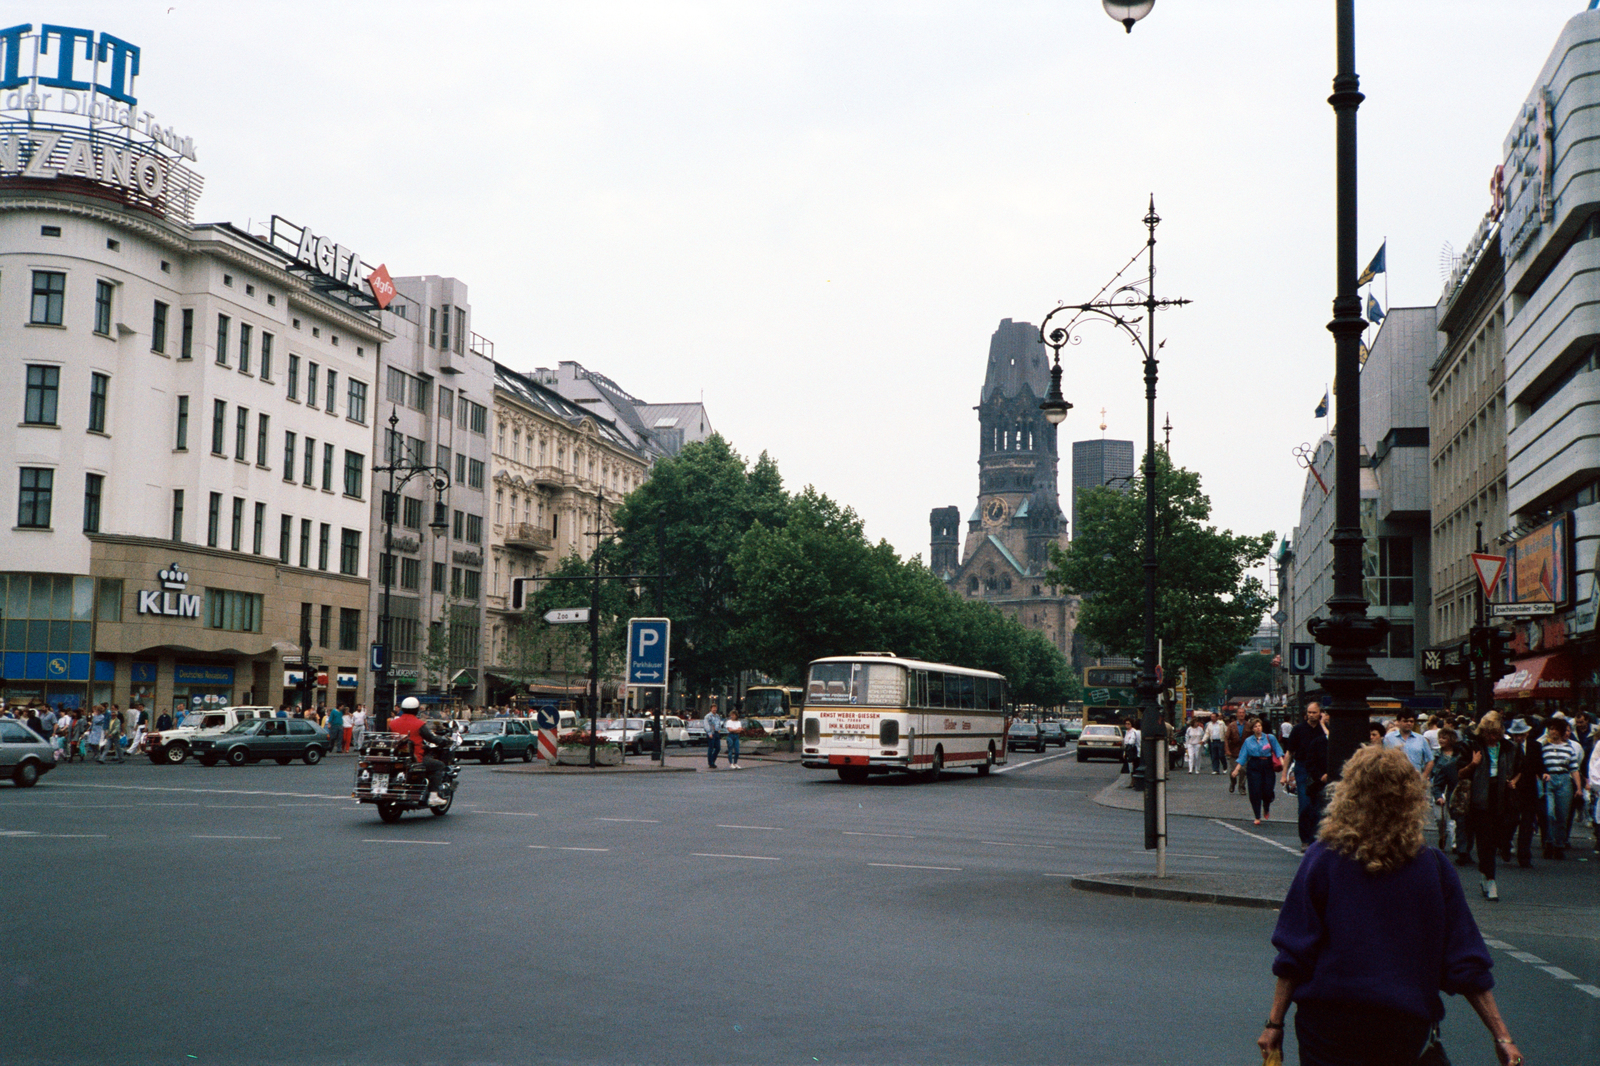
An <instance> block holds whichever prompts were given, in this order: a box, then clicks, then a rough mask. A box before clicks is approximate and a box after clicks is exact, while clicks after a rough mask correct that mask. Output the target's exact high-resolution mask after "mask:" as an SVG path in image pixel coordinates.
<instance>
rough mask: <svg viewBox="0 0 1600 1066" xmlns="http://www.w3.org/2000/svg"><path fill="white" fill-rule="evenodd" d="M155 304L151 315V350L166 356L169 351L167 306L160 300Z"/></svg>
mask: <svg viewBox="0 0 1600 1066" xmlns="http://www.w3.org/2000/svg"><path fill="white" fill-rule="evenodd" d="M155 304H156V305H155V310H154V311H153V312H152V313H151V315H150V350H151V351H152V352H160V353H162V354H163V355H165V354H166V351H167V305H166V304H164V303H162V302H161V301H160V300H157V301H156V302H155Z"/></svg>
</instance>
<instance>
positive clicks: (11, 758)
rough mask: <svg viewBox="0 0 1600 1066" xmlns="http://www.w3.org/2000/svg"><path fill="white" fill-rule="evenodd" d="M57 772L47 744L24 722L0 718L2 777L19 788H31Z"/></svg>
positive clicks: (52, 755) (0, 772)
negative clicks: (40, 779) (52, 771)
mask: <svg viewBox="0 0 1600 1066" xmlns="http://www.w3.org/2000/svg"><path fill="white" fill-rule="evenodd" d="M55 768H56V757H55V753H54V752H53V751H51V750H50V742H49V741H48V740H46V739H45V738H44V737H41V736H40V735H39V734H38V733H35V732H34V731H33V730H31V729H29V728H28V727H27V726H25V725H23V724H22V723H21V722H14V721H12V720H11V719H9V718H0V777H9V778H11V780H12V781H14V782H16V785H17V787H18V788H32V787H33V786H34V784H35V783H36V782H37V781H38V780H39V778H40V776H41V775H43V774H47V773H49V772H50V771H51V770H54V769H55Z"/></svg>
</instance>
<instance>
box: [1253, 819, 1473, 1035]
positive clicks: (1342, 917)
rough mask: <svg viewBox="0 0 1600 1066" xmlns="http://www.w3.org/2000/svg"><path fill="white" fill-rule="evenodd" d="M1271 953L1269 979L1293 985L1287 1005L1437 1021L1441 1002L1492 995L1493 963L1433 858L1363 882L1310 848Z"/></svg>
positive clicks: (1335, 858) (1350, 864) (1351, 867)
mask: <svg viewBox="0 0 1600 1066" xmlns="http://www.w3.org/2000/svg"><path fill="white" fill-rule="evenodd" d="M1272 944H1273V946H1274V947H1276V948H1277V949H1278V957H1277V958H1276V959H1275V960H1274V961H1273V963H1272V972H1273V973H1274V974H1276V975H1277V976H1279V977H1287V978H1288V979H1289V980H1290V981H1293V982H1294V984H1295V990H1294V1000H1295V1002H1301V1001H1314V1002H1319V1003H1353V1004H1363V1005H1370V1006H1376V1007H1385V1008H1388V1009H1390V1010H1396V1011H1402V1012H1404V1013H1406V1014H1410V1015H1413V1016H1415V1017H1419V1018H1427V1019H1428V1020H1430V1021H1438V1020H1439V1019H1440V1018H1443V1017H1444V1003H1443V1002H1442V1001H1441V1000H1440V999H1439V993H1440V992H1448V993H1450V994H1451V995H1460V994H1461V993H1463V992H1480V991H1488V990H1489V989H1491V988H1493V987H1494V978H1493V977H1492V976H1491V975H1490V973H1489V970H1490V968H1491V967H1492V966H1493V965H1494V961H1493V960H1492V959H1490V957H1489V949H1488V948H1486V947H1485V946H1484V943H1483V937H1482V936H1481V935H1480V934H1479V933H1478V925H1477V923H1476V922H1475V921H1473V918H1472V912H1471V911H1469V910H1468V909H1467V900H1466V897H1465V896H1464V895H1463V894H1462V891H1461V879H1460V878H1459V877H1457V876H1456V871H1455V868H1454V867H1453V866H1451V865H1450V861H1449V860H1448V859H1446V858H1445V857H1444V855H1443V854H1442V853H1440V851H1439V850H1438V849H1437V848H1430V847H1424V848H1423V849H1422V850H1421V851H1420V852H1418V853H1417V855H1416V857H1415V858H1413V859H1412V860H1411V861H1410V862H1408V863H1406V864H1405V865H1404V866H1402V867H1400V869H1398V870H1390V871H1388V872H1386V873H1381V874H1369V873H1367V872H1366V871H1365V870H1364V869H1362V868H1361V866H1360V864H1359V863H1357V862H1356V861H1355V860H1354V859H1351V858H1349V857H1348V856H1346V855H1344V854H1341V853H1340V852H1337V851H1334V850H1332V849H1330V848H1329V847H1327V846H1326V845H1325V844H1323V843H1322V842H1321V841H1318V842H1317V843H1315V844H1312V845H1311V849H1310V850H1309V851H1307V852H1306V855H1305V858H1304V859H1302V860H1301V861H1300V870H1299V872H1298V873H1296V874H1295V878H1294V883H1293V884H1292V885H1290V886H1289V894H1288V895H1287V896H1285V897H1284V900H1283V908H1282V910H1280V911H1279V913H1278V927H1277V928H1276V929H1275V930H1273V933H1272Z"/></svg>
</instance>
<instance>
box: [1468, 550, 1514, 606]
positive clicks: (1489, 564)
mask: <svg viewBox="0 0 1600 1066" xmlns="http://www.w3.org/2000/svg"><path fill="white" fill-rule="evenodd" d="M1472 568H1473V569H1474V570H1476V571H1477V572H1478V584H1480V585H1482V586H1483V598H1484V599H1486V600H1492V599H1494V590H1495V587H1496V586H1497V585H1499V584H1500V575H1501V574H1503V573H1505V572H1506V557H1505V556H1504V555H1480V554H1479V553H1477V552H1473V553H1472Z"/></svg>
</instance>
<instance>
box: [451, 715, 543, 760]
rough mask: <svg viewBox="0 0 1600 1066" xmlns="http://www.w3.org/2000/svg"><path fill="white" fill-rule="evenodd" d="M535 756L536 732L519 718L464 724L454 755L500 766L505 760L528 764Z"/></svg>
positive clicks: (485, 719)
mask: <svg viewBox="0 0 1600 1066" xmlns="http://www.w3.org/2000/svg"><path fill="white" fill-rule="evenodd" d="M538 754H539V731H538V730H537V729H536V728H534V727H533V726H532V725H530V724H529V723H528V721H526V720H524V719H521V718H480V719H479V720H478V721H476V722H468V723H467V727H466V729H465V730H463V731H462V733H461V743H460V745H459V746H458V747H457V748H456V755H457V756H458V757H459V758H462V759H477V760H478V761H479V762H481V763H484V764H485V765H487V764H490V763H502V762H505V761H506V758H507V757H508V756H510V757H515V758H520V759H521V760H522V761H523V762H532V761H533V760H534V756H536V755H538Z"/></svg>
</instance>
